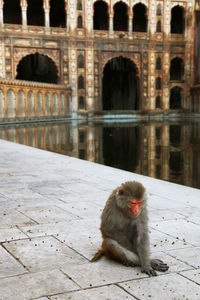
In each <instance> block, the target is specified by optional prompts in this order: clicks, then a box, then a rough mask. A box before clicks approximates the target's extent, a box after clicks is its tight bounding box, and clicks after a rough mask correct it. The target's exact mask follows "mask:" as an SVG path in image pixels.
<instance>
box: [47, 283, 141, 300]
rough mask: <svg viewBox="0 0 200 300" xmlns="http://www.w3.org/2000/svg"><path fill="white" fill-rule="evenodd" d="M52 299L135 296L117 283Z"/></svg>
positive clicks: (130, 298)
mask: <svg viewBox="0 0 200 300" xmlns="http://www.w3.org/2000/svg"><path fill="white" fill-rule="evenodd" d="M50 299H51V300H86V299H87V300H95V299H100V300H109V299H115V300H122V299H127V300H134V299H136V298H135V297H133V296H131V295H129V294H128V293H126V292H125V291H124V290H123V289H121V288H120V287H118V286H116V285H109V286H104V287H99V288H94V289H87V290H83V291H78V292H72V293H67V294H63V295H57V296H52V297H50Z"/></svg>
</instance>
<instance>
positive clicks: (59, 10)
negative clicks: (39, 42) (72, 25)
mask: <svg viewBox="0 0 200 300" xmlns="http://www.w3.org/2000/svg"><path fill="white" fill-rule="evenodd" d="M50 26H51V27H66V12H65V1H64V0H56V1H55V0H50Z"/></svg>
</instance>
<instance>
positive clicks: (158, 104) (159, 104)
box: [156, 96, 161, 108]
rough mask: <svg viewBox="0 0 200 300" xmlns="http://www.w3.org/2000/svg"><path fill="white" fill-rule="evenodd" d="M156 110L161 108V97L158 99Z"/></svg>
mask: <svg viewBox="0 0 200 300" xmlns="http://www.w3.org/2000/svg"><path fill="white" fill-rule="evenodd" d="M156 108H161V97H160V96H157V97H156Z"/></svg>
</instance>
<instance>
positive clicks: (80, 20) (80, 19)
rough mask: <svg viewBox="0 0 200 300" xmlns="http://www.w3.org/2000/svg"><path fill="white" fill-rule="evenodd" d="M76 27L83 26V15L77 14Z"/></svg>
mask: <svg viewBox="0 0 200 300" xmlns="http://www.w3.org/2000/svg"><path fill="white" fill-rule="evenodd" d="M77 27H78V28H83V17H82V16H78V20H77Z"/></svg>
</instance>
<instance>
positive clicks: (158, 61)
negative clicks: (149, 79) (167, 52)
mask: <svg viewBox="0 0 200 300" xmlns="http://www.w3.org/2000/svg"><path fill="white" fill-rule="evenodd" d="M156 70H161V58H160V56H159V57H157V59H156Z"/></svg>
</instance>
